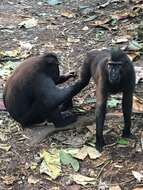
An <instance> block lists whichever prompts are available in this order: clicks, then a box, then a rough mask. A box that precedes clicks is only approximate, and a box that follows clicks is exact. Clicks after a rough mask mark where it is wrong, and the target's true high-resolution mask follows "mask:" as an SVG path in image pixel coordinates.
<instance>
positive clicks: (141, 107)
mask: <svg viewBox="0 0 143 190" xmlns="http://www.w3.org/2000/svg"><path fill="white" fill-rule="evenodd" d="M133 112H134V113H142V112H143V99H142V98H140V97H137V96H133Z"/></svg>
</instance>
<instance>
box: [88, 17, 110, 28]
mask: <svg viewBox="0 0 143 190" xmlns="http://www.w3.org/2000/svg"><path fill="white" fill-rule="evenodd" d="M109 21H110V19H109V18H108V19H104V20H97V21H95V22H92V23H91V24H90V26H95V27H96V26H103V25H104V24H106V23H108V22H109Z"/></svg>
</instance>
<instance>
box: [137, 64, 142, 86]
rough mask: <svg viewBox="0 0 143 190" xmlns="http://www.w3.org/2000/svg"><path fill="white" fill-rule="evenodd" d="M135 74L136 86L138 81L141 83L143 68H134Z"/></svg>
mask: <svg viewBox="0 0 143 190" xmlns="http://www.w3.org/2000/svg"><path fill="white" fill-rule="evenodd" d="M135 72H136V84H138V83H139V82H140V81H143V67H137V66H136V67H135Z"/></svg>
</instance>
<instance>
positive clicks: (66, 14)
mask: <svg viewBox="0 0 143 190" xmlns="http://www.w3.org/2000/svg"><path fill="white" fill-rule="evenodd" d="M61 16H63V17H66V18H73V17H75V14H74V13H72V12H63V13H61Z"/></svg>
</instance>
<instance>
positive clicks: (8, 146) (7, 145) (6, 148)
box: [0, 144, 11, 152]
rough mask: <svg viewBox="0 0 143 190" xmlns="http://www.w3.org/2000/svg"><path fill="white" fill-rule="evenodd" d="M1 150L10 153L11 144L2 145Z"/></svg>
mask: <svg viewBox="0 0 143 190" xmlns="http://www.w3.org/2000/svg"><path fill="white" fill-rule="evenodd" d="M0 149H2V150H5V151H6V152H8V151H9V150H10V149H11V145H9V144H0Z"/></svg>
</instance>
